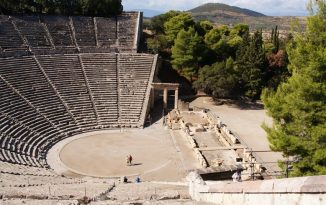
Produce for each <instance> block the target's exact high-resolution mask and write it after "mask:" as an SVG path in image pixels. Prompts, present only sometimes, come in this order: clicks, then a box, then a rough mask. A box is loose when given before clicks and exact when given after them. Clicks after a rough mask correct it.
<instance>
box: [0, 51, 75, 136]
mask: <svg viewBox="0 0 326 205" xmlns="http://www.w3.org/2000/svg"><path fill="white" fill-rule="evenodd" d="M0 72H1V76H2V77H3V78H4V79H5V80H6V81H7V82H8V83H9V84H10V85H11V86H12V87H13V88H14V89H15V90H17V92H18V93H19V94H20V95H22V96H23V97H24V99H26V100H27V101H28V102H29V103H30V104H31V105H33V107H35V108H36V109H37V111H38V112H39V113H41V114H42V115H44V116H45V117H46V118H47V119H48V120H49V121H50V122H51V123H52V124H53V125H54V126H56V127H58V128H59V129H60V130H61V131H62V132H64V133H65V134H66V135H67V136H70V135H72V134H74V133H75V132H76V130H75V129H76V124H75V123H74V120H73V119H72V118H71V116H70V115H69V113H67V111H66V109H65V107H64V105H62V103H61V101H60V99H59V98H58V96H57V95H56V93H55V91H54V90H53V89H52V87H51V86H50V85H49V84H48V82H47V80H46V78H45V76H44V75H43V73H42V71H41V70H40V68H39V67H38V65H37V63H36V62H35V60H34V59H33V58H32V57H30V56H25V57H19V58H5V59H2V60H1V61H0ZM49 99H51V100H49Z"/></svg>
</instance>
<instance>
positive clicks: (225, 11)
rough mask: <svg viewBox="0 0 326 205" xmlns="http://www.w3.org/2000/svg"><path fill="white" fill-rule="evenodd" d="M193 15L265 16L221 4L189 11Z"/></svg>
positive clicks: (208, 4)
mask: <svg viewBox="0 0 326 205" xmlns="http://www.w3.org/2000/svg"><path fill="white" fill-rule="evenodd" d="M189 12H191V13H193V14H198V13H199V14H205V13H206V14H208V15H221V14H222V15H226V16H255V17H261V16H265V15H264V14H262V13H258V12H255V11H252V10H249V9H243V8H239V7H236V6H229V5H227V4H221V3H207V4H203V5H201V6H198V7H196V8H194V9H191V10H189Z"/></svg>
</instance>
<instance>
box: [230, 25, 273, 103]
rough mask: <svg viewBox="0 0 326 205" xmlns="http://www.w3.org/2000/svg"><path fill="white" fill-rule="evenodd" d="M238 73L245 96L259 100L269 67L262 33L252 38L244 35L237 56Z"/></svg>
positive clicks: (259, 32)
mask: <svg viewBox="0 0 326 205" xmlns="http://www.w3.org/2000/svg"><path fill="white" fill-rule="evenodd" d="M236 61H237V62H236V66H237V71H238V73H239V74H240V76H241V77H240V79H241V81H242V82H241V84H242V88H240V89H243V91H244V94H245V96H247V97H249V98H251V99H257V98H259V96H260V94H261V91H262V89H263V86H264V81H263V79H264V77H265V72H266V67H267V61H266V56H265V51H264V48H263V39H262V33H261V31H256V32H255V33H254V35H252V36H250V35H249V32H247V33H246V34H244V36H243V41H242V43H241V45H240V47H239V49H238V50H237V54H236Z"/></svg>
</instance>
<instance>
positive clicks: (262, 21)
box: [188, 3, 306, 33]
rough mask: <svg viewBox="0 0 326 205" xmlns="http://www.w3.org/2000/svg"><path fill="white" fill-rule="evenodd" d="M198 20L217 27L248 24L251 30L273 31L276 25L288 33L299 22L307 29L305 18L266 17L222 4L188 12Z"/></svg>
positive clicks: (209, 5) (200, 7) (197, 8)
mask: <svg viewBox="0 0 326 205" xmlns="http://www.w3.org/2000/svg"><path fill="white" fill-rule="evenodd" d="M188 12H189V13H191V14H192V15H193V17H194V18H195V19H196V20H198V21H199V20H210V21H212V22H213V23H215V24H216V25H230V26H232V25H235V24H239V23H244V24H248V25H249V27H250V29H251V30H256V29H263V30H271V29H272V28H274V27H275V26H276V25H277V26H278V27H279V29H280V30H283V32H285V33H287V32H288V31H290V30H291V26H292V24H293V23H294V22H295V21H298V22H299V24H300V26H301V27H302V28H305V25H306V18H305V17H293V16H282V17H281V16H278V17H273V16H265V15H264V14H261V13H258V12H255V11H252V10H249V9H243V8H239V7H235V6H229V5H226V4H220V3H208V4H204V5H201V6H199V7H196V8H194V9H191V10H189V11H188Z"/></svg>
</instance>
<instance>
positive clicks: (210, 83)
mask: <svg viewBox="0 0 326 205" xmlns="http://www.w3.org/2000/svg"><path fill="white" fill-rule="evenodd" d="M148 26H149V28H150V29H151V31H152V32H153V35H152V37H151V38H149V39H148V40H147V44H148V47H149V49H151V50H152V51H153V52H155V53H160V54H161V55H162V56H164V57H165V58H166V59H168V60H169V61H170V62H171V64H172V67H173V68H174V69H175V70H177V71H178V73H179V74H180V75H182V76H184V77H186V78H187V79H188V80H189V81H190V82H191V83H193V86H194V88H196V89H204V90H205V91H206V92H207V93H208V94H212V95H213V96H214V97H216V98H220V97H222V98H233V97H239V96H246V97H248V98H250V99H258V98H259V97H260V94H261V92H262V89H263V88H264V87H273V88H276V87H277V85H278V84H279V83H280V82H282V81H284V80H285V79H286V78H287V77H288V71H287V69H286V64H287V55H286V52H285V49H284V43H283V41H280V39H279V33H278V31H277V27H276V28H275V29H273V31H272V33H271V38H270V41H267V42H264V41H263V38H262V32H261V31H256V32H255V33H254V34H252V35H251V34H250V33H249V27H248V25H244V24H238V25H235V26H233V27H232V28H229V27H227V26H219V27H216V26H214V25H213V24H212V23H211V22H209V21H199V22H195V21H194V20H193V18H192V16H191V15H190V14H188V13H185V12H178V11H170V12H168V13H166V14H162V15H159V16H155V17H153V18H152V19H151V22H150V24H149V25H148Z"/></svg>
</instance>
